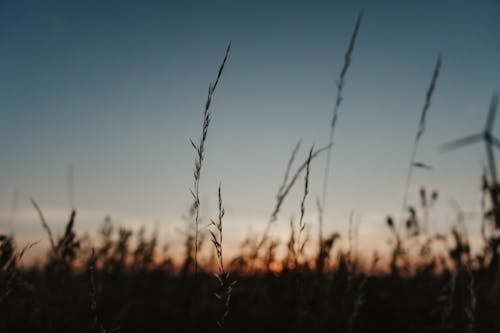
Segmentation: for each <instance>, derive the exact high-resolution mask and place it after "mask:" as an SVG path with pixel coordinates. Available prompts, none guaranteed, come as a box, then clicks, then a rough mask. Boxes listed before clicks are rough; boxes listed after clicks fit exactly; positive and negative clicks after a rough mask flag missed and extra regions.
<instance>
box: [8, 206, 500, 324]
mask: <svg viewBox="0 0 500 333" xmlns="http://www.w3.org/2000/svg"><path fill="white" fill-rule="evenodd" d="M73 223H74V215H72V219H71V220H70V222H69V223H68V225H67V229H66V231H65V233H64V234H63V235H61V236H60V237H58V238H56V239H54V240H53V241H52V242H53V248H52V249H51V250H50V252H49V253H48V255H47V258H46V260H47V261H46V262H45V264H44V265H42V266H41V267H38V268H31V269H20V268H19V267H18V264H19V259H20V256H22V252H23V251H25V250H26V251H29V250H30V249H16V248H15V247H14V240H13V239H12V238H10V237H6V236H2V237H1V246H0V265H1V268H2V271H1V275H0V278H1V280H0V282H1V285H0V287H1V289H0V290H1V298H0V331H1V332H171V331H174V332H202V331H203V332H216V331H220V330H221V329H222V330H225V331H230V332H255V331H259V330H264V331H278V332H304V331H307V332H309V331H310V332H327V331H328V332H372V331H377V332H499V330H500V320H499V317H498V314H499V313H500V270H499V267H498V264H499V257H498V253H499V251H498V250H499V249H498V247H499V246H498V244H499V240H498V239H489V240H488V243H485V248H484V251H483V253H481V254H479V255H477V256H472V255H471V254H470V250H469V246H468V242H467V239H466V238H465V236H464V235H463V234H462V233H461V232H460V230H459V229H458V228H459V226H458V225H457V227H456V229H454V230H453V234H452V235H450V236H449V237H445V236H438V237H437V236H433V237H431V236H425V237H424V236H422V235H419V236H407V237H404V239H401V241H400V242H394V243H393V245H394V247H393V252H392V258H391V260H390V262H388V263H387V265H385V264H384V263H382V262H380V259H379V258H378V257H376V256H374V257H373V258H372V259H371V260H370V261H367V262H362V261H361V260H360V257H359V256H358V255H357V254H356V252H355V249H354V247H352V248H351V247H350V246H349V247H348V248H346V249H341V248H340V247H338V245H336V244H335V243H336V240H337V239H338V235H337V234H335V235H332V237H326V238H327V239H325V240H324V242H323V246H322V248H321V249H318V253H317V255H316V256H315V257H307V256H305V255H304V254H303V253H301V252H295V251H294V250H293V247H294V245H295V244H294V240H293V239H292V237H290V240H289V242H288V248H289V251H288V254H287V255H286V256H285V257H284V258H282V259H280V260H278V259H276V258H274V254H273V251H274V248H275V246H276V245H275V243H273V242H269V243H267V245H266V249H265V251H263V253H262V254H261V255H259V256H258V257H257V258H254V257H253V256H252V254H251V253H250V252H248V251H246V250H245V249H244V248H242V253H241V255H239V256H237V257H236V258H235V259H234V260H232V261H231V262H230V263H227V264H226V266H228V268H227V269H228V270H229V271H231V274H229V275H226V273H224V275H223V276H220V274H215V275H214V274H212V273H209V272H208V268H209V267H212V265H215V266H216V265H217V264H216V263H214V258H215V257H216V256H215V257H214V258H213V259H212V260H208V261H206V262H204V263H203V264H201V263H200V264H199V266H198V273H197V274H196V275H195V274H193V271H194V257H193V256H192V253H193V252H192V251H191V249H192V247H193V238H192V237H188V238H187V239H186V256H185V258H184V260H183V262H182V264H181V265H174V264H173V260H172V259H171V258H169V256H168V254H166V253H164V255H165V256H162V253H160V252H161V251H158V249H157V244H156V235H154V234H153V235H152V236H151V238H149V237H146V236H145V233H144V230H141V231H139V232H137V233H135V234H134V233H132V232H131V231H130V230H127V229H125V228H122V227H121V228H115V227H113V225H112V224H111V222H110V221H109V220H108V221H106V222H105V224H104V225H103V227H102V229H101V230H100V237H97V238H95V239H96V241H95V244H92V243H91V242H90V241H89V239H88V238H86V237H79V236H78V235H76V234H75V231H74V230H73V225H74V224H73ZM391 223H393V222H392V221H391V220H388V226H389V229H390V230H393V227H392V226H391ZM434 242H438V243H439V242H441V243H443V244H444V245H445V247H446V249H447V250H446V251H445V252H442V253H441V254H435V253H434V252H431V251H430V248H431V247H432V244H433V243H434ZM248 243H251V242H250V240H247V241H246V244H248ZM206 245H209V244H206ZM205 248H206V249H209V248H208V246H206V247H205ZM413 250H416V251H417V253H418V256H417V257H416V258H410V255H409V253H410V252H412V251H413ZM320 253H321V254H320ZM276 264H279V265H282V267H283V268H282V269H281V271H279V272H276V271H274V272H273V271H270V270H268V268H269V267H273V265H276ZM379 265H380V266H384V265H385V268H386V269H387V270H386V269H382V270H377V269H376V267H377V266H379ZM224 269H225V268H224ZM212 271H217V269H215V268H214V269H212ZM382 272H385V273H382ZM221 280H222V281H221ZM227 281H231V284H230V286H231V288H226V286H228V283H226V282H227ZM234 281H236V282H235V283H234ZM221 300H222V302H221ZM226 311H227V312H226Z"/></svg>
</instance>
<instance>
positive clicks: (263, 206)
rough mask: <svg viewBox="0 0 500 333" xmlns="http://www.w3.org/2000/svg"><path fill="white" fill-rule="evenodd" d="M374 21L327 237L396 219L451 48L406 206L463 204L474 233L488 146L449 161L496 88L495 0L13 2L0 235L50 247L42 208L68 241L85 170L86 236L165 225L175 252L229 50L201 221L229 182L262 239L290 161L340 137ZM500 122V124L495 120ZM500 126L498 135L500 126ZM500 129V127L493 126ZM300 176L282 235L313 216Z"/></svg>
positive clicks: (0, 96) (8, 21)
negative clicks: (423, 114)
mask: <svg viewBox="0 0 500 333" xmlns="http://www.w3.org/2000/svg"><path fill="white" fill-rule="evenodd" d="M361 8H364V10H365V16H364V20H363V23H362V27H361V31H360V34H359V38H358V42H357V45H356V48H355V50H354V55H353V63H352V67H351V68H350V70H349V72H348V74H347V83H346V87H345V93H344V102H343V105H342V107H341V109H340V117H339V121H338V123H337V129H336V134H335V147H334V149H333V154H332V173H331V176H330V183H329V196H328V202H327V208H326V220H325V224H326V228H327V229H328V230H334V229H335V230H345V228H346V226H347V224H348V222H347V221H348V217H349V214H350V212H351V211H353V210H354V211H355V212H356V214H357V215H358V218H359V219H360V220H361V221H362V227H361V228H362V229H363V228H364V230H367V231H369V232H376V231H377V230H384V229H383V228H384V227H383V223H384V217H385V216H386V215H387V214H389V213H392V214H395V215H398V214H399V213H398V212H399V210H400V206H401V200H402V195H403V190H404V181H405V177H406V172H407V166H408V162H409V158H410V149H411V145H412V140H413V138H414V136H415V132H416V129H417V122H418V119H419V117H420V110H421V108H422V106H423V103H424V95H425V92H426V90H427V87H428V85H429V81H430V78H431V75H432V69H433V66H434V63H435V61H436V58H437V55H438V54H441V55H442V57H443V67H442V71H441V75H440V77H439V79H438V83H437V88H436V91H435V95H434V98H433V102H432V106H431V108H430V110H429V114H428V118H427V120H428V126H427V131H426V132H425V134H424V136H423V139H422V141H421V143H420V146H419V151H418V155H417V156H418V157H417V159H418V160H421V161H423V162H426V163H428V164H431V165H432V166H433V169H432V170H431V171H424V170H416V172H415V173H414V177H413V182H412V187H411V191H410V202H411V203H413V202H415V201H416V195H417V190H418V188H419V187H420V186H421V185H425V186H427V187H428V188H432V189H434V188H436V189H438V190H439V191H440V193H441V198H440V201H439V204H438V207H436V211H435V213H434V222H433V223H434V225H435V228H436V229H439V228H441V229H447V228H448V227H449V225H450V223H451V222H453V219H454V213H453V210H452V209H451V208H450V200H451V198H454V199H456V200H457V201H458V202H459V203H460V204H461V205H462V207H463V208H464V210H466V211H467V212H470V213H471V214H470V218H469V219H468V221H467V223H468V224H469V226H470V228H471V229H474V228H476V229H477V221H478V219H477V214H478V213H479V199H480V194H479V179H480V174H481V169H482V164H483V163H484V160H485V157H484V148H483V147H482V146H481V145H477V146H475V147H469V148H466V149H463V150H460V151H456V152H453V153H449V154H445V155H443V154H439V153H438V152H437V147H438V145H439V144H441V143H443V142H446V141H448V140H450V139H454V138H458V137H460V136H462V135H466V134H469V133H475V132H478V131H480V130H481V128H482V126H483V124H484V119H485V117H486V112H487V108H488V105H489V99H490V97H491V94H492V92H493V91H494V90H496V89H500V43H499V42H498V41H500V20H499V19H498V18H499V17H500V3H499V2H498V1H476V2H471V1H405V2H404V4H403V2H401V1H377V2H376V3H375V1H322V2H319V1H286V2H285V1H282V2H277V1H248V2H243V1H211V2H207V1H199V2H194V1H179V2H169V1H141V2H128V1H85V2H80V3H77V2H68V1H60V2H50V1H47V2H43V3H42V2H38V1H31V2H28V1H25V2H23V1H5V2H2V3H1V4H0V45H1V52H0V73H1V75H0V161H1V163H0V165H1V167H0V222H1V224H0V228H2V229H1V230H9V229H10V228H11V227H9V226H8V221H9V219H10V216H11V215H12V214H11V212H12V210H13V209H12V207H13V201H14V200H13V197H14V194H13V193H15V192H17V193H18V194H19V195H18V198H19V201H18V205H17V207H16V209H15V210H14V211H15V214H14V225H13V228H14V229H13V230H14V232H15V233H16V234H17V235H18V237H20V238H21V239H26V240H28V239H29V240H34V239H41V238H43V234H42V229H41V228H40V227H39V224H38V221H37V218H36V214H35V212H34V211H33V209H32V208H31V207H30V204H29V198H31V197H33V198H35V199H36V200H37V201H38V202H39V204H40V205H41V206H42V208H43V209H44V210H45V211H46V214H47V217H48V219H49V222H50V223H51V225H53V226H54V228H55V229H56V230H61V228H62V226H63V223H64V220H65V217H66V216H67V215H68V214H69V209H70V206H71V204H70V202H69V201H70V200H69V194H68V181H67V173H68V167H69V166H70V165H72V166H73V167H74V179H75V202H74V204H75V206H76V207H77V209H78V212H79V217H80V218H79V220H78V222H77V227H78V228H79V229H80V230H88V231H94V230H96V228H97V226H98V225H99V224H100V223H101V222H102V220H103V218H104V216H105V215H107V214H109V215H111V217H112V218H113V219H114V220H115V221H116V222H117V223H122V224H128V225H134V226H138V225H141V224H144V225H148V226H152V225H154V224H155V223H156V224H157V225H159V226H160V232H161V233H162V236H163V237H164V238H165V239H167V240H170V241H173V240H174V239H176V238H179V237H180V234H178V232H177V228H179V227H181V228H182V226H183V223H185V222H184V221H183V220H182V219H181V216H182V215H183V214H185V212H186V211H187V208H188V207H189V204H190V201H191V197H190V194H189V187H190V186H191V184H192V168H193V161H194V152H193V150H192V148H191V146H190V144H189V138H193V139H195V140H196V139H197V138H198V136H199V133H200V130H201V121H202V107H203V105H204V102H205V98H206V93H207V88H208V84H209V83H210V81H211V80H212V79H213V78H214V77H215V75H216V70H217V66H218V65H219V63H220V61H221V59H222V56H223V52H224V49H225V47H226V45H227V43H228V41H230V40H231V41H232V43H233V44H232V50H231V54H230V59H229V61H228V64H227V67H226V70H225V72H224V74H223V77H222V81H221V84H220V86H219V87H218V90H217V92H216V95H215V99H214V103H213V107H214V108H213V121H212V124H211V127H210V129H209V135H208V142H207V158H206V161H205V162H206V164H205V165H204V170H203V174H202V181H201V185H200V188H201V195H202V197H201V198H202V203H201V208H202V215H203V217H204V219H205V221H207V220H208V218H209V217H210V216H214V215H215V212H216V191H217V186H218V184H219V182H222V187H223V197H224V202H225V206H226V210H227V216H226V221H227V222H226V226H227V227H226V230H228V233H229V235H230V238H234V239H242V238H243V235H244V233H245V232H246V231H247V230H249V229H251V230H253V231H259V230H261V229H262V228H263V226H264V225H265V223H266V220H267V218H268V216H269V214H270V212H271V211H272V208H273V205H274V195H275V193H276V191H277V188H278V187H279V183H280V181H281V179H282V174H283V171H284V168H285V164H286V162H287V160H288V157H289V154H290V151H291V150H292V148H293V146H294V145H295V143H296V142H297V141H298V140H299V139H302V141H303V147H302V150H301V154H300V155H299V158H300V159H302V160H303V159H305V158H306V154H307V151H308V148H309V146H310V145H312V144H315V145H316V146H321V145H323V144H325V143H326V142H327V140H328V130H329V128H328V126H329V121H330V119H331V111H332V106H333V102H334V100H335V81H336V79H337V77H338V75H339V72H340V69H341V66H342V63H343V56H344V53H345V49H346V47H347V44H348V41H349V38H350V35H351V32H352V29H353V25H354V21H355V18H356V15H357V13H358V11H359V10H360V9H361ZM499 126H500V125H499ZM496 128H498V126H497V127H496ZM495 132H496V133H498V130H495ZM324 162H325V161H324V157H323V158H318V159H317V160H315V161H314V163H313V166H312V170H311V196H310V197H309V200H308V201H307V206H306V209H307V213H306V214H307V215H306V219H307V222H308V223H309V224H310V225H312V226H313V228H314V227H315V225H316V210H315V205H314V196H315V195H316V194H320V193H321V181H322V174H323V168H324ZM301 185H302V183H301V182H300V186H299V187H297V188H296V189H295V191H294V192H293V193H292V194H291V196H290V198H289V200H288V201H287V203H286V205H285V206H284V209H283V214H282V215H281V218H280V221H279V222H278V226H277V229H276V232H277V233H278V234H279V233H280V232H283V233H285V232H286V233H288V230H287V228H288V223H287V220H288V218H289V217H290V216H291V215H297V214H298V212H299V205H300V196H301V192H302V186H301Z"/></svg>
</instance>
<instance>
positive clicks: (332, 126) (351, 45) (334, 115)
mask: <svg viewBox="0 0 500 333" xmlns="http://www.w3.org/2000/svg"><path fill="white" fill-rule="evenodd" d="M362 20H363V10H361V11H360V12H359V14H358V18H357V19H356V24H355V25H354V30H353V32H352V36H351V40H350V42H349V46H348V47H347V51H346V53H345V56H344V65H343V66H342V70H341V71H340V76H339V79H338V81H337V97H336V98H335V105H334V107H333V112H332V121H331V123H330V134H329V137H328V146H329V148H328V151H327V155H326V164H325V174H324V177H323V192H322V196H321V205H320V209H319V212H320V214H323V213H324V211H325V204H326V196H327V189H328V177H329V175H330V164H331V159H332V145H333V135H334V132H335V125H336V124H337V118H338V114H339V108H340V105H341V104H342V101H343V96H342V92H343V90H344V85H345V77H346V74H347V70H348V69H349V66H350V65H351V62H352V53H353V51H354V46H355V44H356V39H357V37H358V33H359V28H360V26H361V21H362ZM319 220H320V221H322V220H323V217H322V216H321V217H320V218H319ZM322 238H323V236H322V235H321V236H320V243H321V239H322Z"/></svg>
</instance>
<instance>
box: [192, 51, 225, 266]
mask: <svg viewBox="0 0 500 333" xmlns="http://www.w3.org/2000/svg"><path fill="white" fill-rule="evenodd" d="M230 49H231V42H229V44H228V46H227V48H226V53H225V55H224V59H223V60H222V63H221V64H220V66H219V71H218V73H217V78H216V79H215V81H214V82H212V83H210V85H209V86H208V96H207V101H206V102H205V108H204V110H203V124H202V127H201V137H200V141H199V143H198V144H195V143H194V142H193V140H190V141H191V145H192V146H193V148H194V150H195V160H194V171H193V176H194V184H193V188H192V189H190V191H191V195H192V196H193V204H192V209H191V211H192V212H193V215H194V225H195V236H194V273H195V274H196V273H198V245H199V244H198V229H199V223H200V192H199V186H200V177H201V168H202V166H203V160H204V159H205V143H206V141H207V134H208V126H209V125H210V120H211V116H212V111H211V109H210V106H211V104H212V98H213V95H214V92H215V89H216V88H217V84H218V83H219V80H220V77H221V75H222V71H223V70H224V66H225V65H226V61H227V58H228V56H229V50H230Z"/></svg>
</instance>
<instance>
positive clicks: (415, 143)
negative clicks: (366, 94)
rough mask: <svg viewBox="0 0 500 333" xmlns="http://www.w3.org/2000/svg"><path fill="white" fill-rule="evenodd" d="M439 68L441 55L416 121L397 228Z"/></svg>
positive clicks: (400, 225) (402, 219)
mask: <svg viewBox="0 0 500 333" xmlns="http://www.w3.org/2000/svg"><path fill="white" fill-rule="evenodd" d="M440 69H441V56H438V58H437V61H436V65H435V66H434V72H433V73H432V79H431V83H430V85H429V89H427V93H426V94H425V104H424V107H423V108H422V113H421V114H420V120H419V122H418V128H417V134H416V135H415V140H413V147H412V151H411V157H410V165H409V167H408V174H407V176H406V183H405V189H404V194H403V203H402V206H401V218H400V223H399V228H398V229H399V230H400V229H401V227H402V225H403V224H404V213H405V210H406V206H407V205H408V192H409V190H410V184H411V177H412V175H413V168H415V166H416V163H417V162H416V156H417V148H418V143H419V142H420V139H421V137H422V135H423V134H424V132H425V128H426V117H427V111H428V110H429V107H430V106H431V99H432V95H433V93H434V89H435V88H436V82H437V79H438V76H439V71H440Z"/></svg>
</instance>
